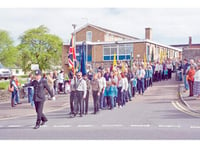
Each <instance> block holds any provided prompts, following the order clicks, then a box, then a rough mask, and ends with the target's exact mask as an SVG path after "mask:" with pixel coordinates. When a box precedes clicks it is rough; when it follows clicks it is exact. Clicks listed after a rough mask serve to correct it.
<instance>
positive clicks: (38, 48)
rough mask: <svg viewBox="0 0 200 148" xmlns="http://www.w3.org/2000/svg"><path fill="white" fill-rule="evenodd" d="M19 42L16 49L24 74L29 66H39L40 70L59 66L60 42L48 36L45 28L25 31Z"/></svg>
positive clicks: (54, 36)
mask: <svg viewBox="0 0 200 148" xmlns="http://www.w3.org/2000/svg"><path fill="white" fill-rule="evenodd" d="M20 41H21V43H20V44H19V46H18V49H19V50H20V55H21V66H22V69H23V70H24V71H25V72H26V71H29V70H30V67H31V64H39V67H40V69H41V70H47V69H51V67H52V66H55V65H60V64H61V54H62V40H61V39H60V38H59V37H58V36H56V35H53V34H50V33H49V29H48V28H47V27H45V26H43V25H42V26H39V27H38V28H33V29H29V30H27V31H25V32H24V34H23V35H22V36H21V37H20Z"/></svg>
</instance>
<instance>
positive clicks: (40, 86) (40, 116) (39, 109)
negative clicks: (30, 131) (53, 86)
mask: <svg viewBox="0 0 200 148" xmlns="http://www.w3.org/2000/svg"><path fill="white" fill-rule="evenodd" d="M35 78H36V80H34V81H32V82H31V83H29V84H26V85H25V86H33V87H34V97H33V100H34V103H35V110H36V113H37V120H36V125H35V127H34V129H38V128H39V127H40V125H44V124H45V123H46V122H47V121H48V120H47V118H46V116H45V115H44V113H43V107H44V102H45V89H46V90H47V91H48V93H49V94H50V96H51V97H52V99H53V100H54V96H53V93H52V92H51V90H50V88H49V85H48V83H47V80H45V79H42V72H41V71H40V70H36V71H35ZM41 121H42V123H41Z"/></svg>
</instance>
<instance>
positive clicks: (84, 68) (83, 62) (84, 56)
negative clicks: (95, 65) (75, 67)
mask: <svg viewBox="0 0 200 148" xmlns="http://www.w3.org/2000/svg"><path fill="white" fill-rule="evenodd" d="M81 72H82V75H85V74H87V71H86V54H85V43H84V42H83V43H82V48H81Z"/></svg>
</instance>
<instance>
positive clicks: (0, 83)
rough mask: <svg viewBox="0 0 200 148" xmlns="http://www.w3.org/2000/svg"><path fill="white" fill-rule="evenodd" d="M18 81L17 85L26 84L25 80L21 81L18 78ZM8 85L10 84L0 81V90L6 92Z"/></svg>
mask: <svg viewBox="0 0 200 148" xmlns="http://www.w3.org/2000/svg"><path fill="white" fill-rule="evenodd" d="M18 79H19V83H20V84H25V83H27V81H26V80H22V79H20V78H18ZM9 83H10V81H4V82H1V81H0V89H3V90H7V89H8V85H9Z"/></svg>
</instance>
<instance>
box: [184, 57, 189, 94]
mask: <svg viewBox="0 0 200 148" xmlns="http://www.w3.org/2000/svg"><path fill="white" fill-rule="evenodd" d="M183 63H184V65H183V81H184V88H185V90H184V92H186V91H188V89H189V84H188V81H187V69H188V67H189V66H190V64H189V63H188V60H187V59H184V61H183Z"/></svg>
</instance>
